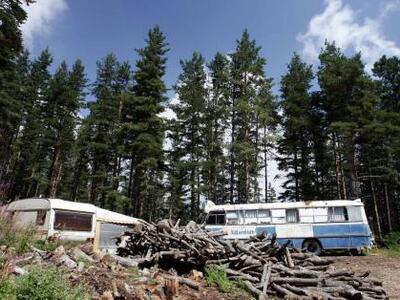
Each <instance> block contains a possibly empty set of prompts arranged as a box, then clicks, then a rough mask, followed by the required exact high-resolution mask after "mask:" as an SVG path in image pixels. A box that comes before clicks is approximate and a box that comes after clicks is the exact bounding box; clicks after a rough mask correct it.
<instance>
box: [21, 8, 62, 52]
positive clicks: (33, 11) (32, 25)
mask: <svg viewBox="0 0 400 300" xmlns="http://www.w3.org/2000/svg"><path fill="white" fill-rule="evenodd" d="M24 9H25V11H26V12H27V14H28V18H27V20H26V22H25V23H24V24H23V25H22V26H21V30H22V35H23V38H24V45H25V47H27V48H28V49H32V48H33V45H34V40H35V38H37V37H43V36H47V35H48V34H49V33H50V31H51V24H52V22H53V21H54V20H55V19H56V18H57V17H58V16H59V15H60V14H62V13H63V12H64V11H66V10H67V9H68V6H67V3H66V1H65V0H37V1H36V2H35V3H33V4H30V5H24Z"/></svg>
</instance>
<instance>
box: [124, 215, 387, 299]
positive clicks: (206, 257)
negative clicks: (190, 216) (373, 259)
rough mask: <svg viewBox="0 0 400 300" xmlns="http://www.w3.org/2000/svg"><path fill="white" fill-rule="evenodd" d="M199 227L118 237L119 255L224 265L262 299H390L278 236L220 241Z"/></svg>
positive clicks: (375, 285) (374, 284) (157, 227)
mask: <svg viewBox="0 0 400 300" xmlns="http://www.w3.org/2000/svg"><path fill="white" fill-rule="evenodd" d="M222 235H224V234H223V233H221V232H214V233H210V232H206V231H204V230H203V229H201V228H200V227H198V226H197V225H196V224H194V223H189V224H188V225H187V226H186V227H178V226H177V224H176V225H175V226H172V225H171V224H169V223H168V221H162V222H159V223H158V224H147V225H145V226H143V227H142V228H140V229H138V230H134V231H131V232H126V233H125V234H124V235H123V236H121V237H120V238H118V241H117V245H119V248H118V254H119V255H120V256H129V257H130V258H131V259H133V261H135V262H137V264H139V265H147V266H148V265H151V266H154V265H158V266H160V267H162V268H170V267H171V268H174V269H179V268H180V267H182V269H184V268H186V271H188V268H189V269H198V270H203V269H204V268H205V267H206V266H207V265H221V267H223V268H224V270H225V271H226V273H227V275H228V277H229V278H230V279H232V280H240V281H242V282H243V283H244V284H245V286H246V288H247V289H248V290H249V291H250V292H251V293H252V294H253V295H254V296H256V297H258V298H259V299H266V298H267V297H268V296H269V295H274V296H278V297H286V298H290V299H387V296H386V292H385V290H384V289H383V288H382V283H381V282H379V281H377V280H373V279H369V278H367V276H368V275H369V274H368V273H366V274H363V275H360V276H356V275H355V274H354V273H353V272H352V271H349V270H335V268H334V266H333V265H332V264H333V260H332V259H329V258H323V257H318V256H315V255H312V254H309V253H302V252H295V250H289V248H288V246H289V244H290V241H288V242H286V243H285V244H283V245H280V244H279V243H278V242H277V239H276V238H277V237H276V235H272V236H268V235H267V234H265V233H262V234H260V235H258V236H254V237H251V238H250V239H248V240H246V241H228V240H224V239H221V238H219V237H221V236H222Z"/></svg>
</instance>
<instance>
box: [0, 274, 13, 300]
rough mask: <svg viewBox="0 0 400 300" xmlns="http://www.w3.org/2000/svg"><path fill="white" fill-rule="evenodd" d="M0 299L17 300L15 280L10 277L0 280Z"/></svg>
mask: <svg viewBox="0 0 400 300" xmlns="http://www.w3.org/2000/svg"><path fill="white" fill-rule="evenodd" d="M0 299H4V300H17V297H16V286H15V282H14V280H12V279H11V278H7V279H5V280H3V281H0Z"/></svg>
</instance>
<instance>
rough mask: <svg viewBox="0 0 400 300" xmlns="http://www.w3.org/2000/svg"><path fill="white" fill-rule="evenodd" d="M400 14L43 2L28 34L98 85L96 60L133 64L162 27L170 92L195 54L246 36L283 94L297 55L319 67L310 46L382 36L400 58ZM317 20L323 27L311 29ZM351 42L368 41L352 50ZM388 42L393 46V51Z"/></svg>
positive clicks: (314, 5) (362, 5)
mask: <svg viewBox="0 0 400 300" xmlns="http://www.w3.org/2000/svg"><path fill="white" fill-rule="evenodd" d="M399 7H400V4H399V2H398V1H378V0H374V1H373V0H371V1H365V0H364V1H363V0H354V1H344V0H343V1H340V0H332V1H323V0H307V1H305V0H304V1H299V0H286V1H272V0H271V1H266V0H246V1H244V0H242V1H240V0H229V1H228V0H202V1H189V0H170V1H166V0H158V1H155V0H142V1H136V0H132V1H122V0H121V1H119V0H96V1H89V0H37V3H36V4H34V5H31V7H29V8H28V22H27V24H25V25H24V27H23V32H24V36H25V40H26V42H25V43H26V45H27V47H28V48H30V50H31V52H32V54H33V55H37V54H38V53H39V52H40V51H41V50H42V49H43V48H45V47H47V46H48V47H49V49H50V51H51V52H52V54H53V56H54V65H55V66H56V65H57V64H59V63H60V61H61V60H66V61H67V62H68V63H70V64H72V62H73V61H74V60H75V59H77V58H80V59H82V60H83V62H84V64H85V67H86V70H87V73H88V77H89V79H91V80H93V79H94V78H95V66H96V60H99V59H100V58H102V57H103V56H105V55H106V54H107V53H109V52H114V53H115V54H116V55H117V57H118V58H119V59H120V60H129V61H130V62H131V63H132V64H134V61H135V59H136V57H137V56H136V53H135V51H134V49H135V48H140V47H143V45H144V39H145V37H146V34H147V31H148V29H149V28H150V27H151V26H154V25H155V24H158V25H160V27H161V29H162V30H163V31H164V33H165V35H166V36H167V40H168V42H169V44H170V48H171V50H170V52H169V54H168V66H167V75H166V77H165V79H166V82H167V84H168V86H169V87H171V86H172V85H173V84H174V83H175V81H176V78H177V76H178V74H179V72H180V65H179V60H180V59H187V58H189V57H190V56H191V54H192V52H193V51H199V52H201V53H202V54H203V55H204V56H205V57H206V59H207V60H210V59H211V58H212V56H213V55H214V54H215V53H216V51H221V52H225V53H226V52H229V51H232V50H234V48H235V41H236V39H238V38H239V37H240V35H241V33H242V31H243V29H244V28H247V29H248V30H249V32H250V34H251V36H252V37H253V38H255V39H256V41H257V43H258V44H259V45H260V46H261V47H262V55H264V56H265V57H266V58H267V66H266V73H267V75H268V76H271V77H273V78H274V82H275V83H276V87H275V90H277V87H278V84H279V79H280V76H281V75H282V74H283V73H284V72H285V69H286V64H287V62H288V61H289V59H290V57H291V55H292V53H293V52H294V51H297V52H298V53H300V54H302V55H304V57H305V59H307V61H309V62H310V63H316V61H315V56H316V54H315V53H314V54H313V53H308V52H310V51H308V50H307V45H308V46H309V44H311V45H312V46H311V48H312V49H314V50H315V49H319V48H320V46H321V45H320V44H322V43H323V40H324V39H325V38H328V39H332V38H336V39H337V40H339V41H338V43H339V45H340V46H342V47H343V48H344V49H345V50H346V52H353V51H354V50H358V49H357V47H358V48H359V49H362V50H364V48H365V47H364V48H362V47H363V46H362V45H361V46H357V44H356V43H361V44H363V43H364V46H365V45H367V47H368V45H369V44H371V43H375V42H376V41H373V40H372V41H371V40H368V39H372V38H373V37H372V38H371V36H374V34H375V35H378V36H379V37H377V38H376V39H378V38H381V39H382V38H383V41H382V40H381V41H377V44H378V48H379V49H378V53H381V52H387V53H388V54H389V55H390V54H397V52H396V51H398V52H399V53H400V50H399V49H400V35H399V33H400V21H399V16H400V12H399V10H398V9H399ZM329 10H331V12H329ZM349 11H350V16H349ZM324 13H325V14H326V15H325V16H324ZM318 17H320V18H321V20H320V22H319V23H318V20H317V22H316V24H315V26H314V28H310V24H311V23H312V21H313V20H316V18H318ZM335 18H336V19H337V20H336V21H335V20H334V19H335ZM369 21H372V22H373V24H369V23H370V22H369ZM324 26H325V27H327V28H323V27H324ZM375 27H378V28H376V29H374V28H375ZM352 29H353V30H356V31H365V33H363V34H364V36H361V37H358V36H357V34H356V36H353V37H351V34H349V32H346V31H351V30H352ZM371 31H372V32H371ZM307 33H310V34H311V35H310V36H308V37H307V38H305V39H303V40H302V39H301V35H305V34H307ZM358 35H359V34H358ZM346 39H347V40H346ZM352 39H353V40H355V41H357V40H358V39H361V41H359V42H353V43H352V41H351V40H352ZM349 40H350V41H349ZM388 41H389V42H392V43H393V44H394V46H393V47H392V48H391V47H389V46H388V45H387V44H386V43H385V42H388ZM367 50H370V49H368V48H367ZM374 51H375V49H374ZM374 51H372V52H374ZM311 52H312V51H311ZM368 52H370V51H368ZM375 56H377V55H375ZM367 60H369V61H367V63H370V61H372V60H373V59H371V58H367ZM169 95H170V96H172V92H170V93H169Z"/></svg>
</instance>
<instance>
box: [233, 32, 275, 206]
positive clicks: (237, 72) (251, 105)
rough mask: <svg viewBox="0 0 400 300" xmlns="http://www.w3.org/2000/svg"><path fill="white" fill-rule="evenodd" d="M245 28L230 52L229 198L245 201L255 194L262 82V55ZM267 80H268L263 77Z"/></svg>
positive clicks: (253, 199)
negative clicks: (258, 118) (258, 112)
mask: <svg viewBox="0 0 400 300" xmlns="http://www.w3.org/2000/svg"><path fill="white" fill-rule="evenodd" d="M260 49H261V48H260V47H258V46H256V42H255V40H250V36H249V34H248V32H247V30H245V31H244V32H243V35H242V37H241V39H240V40H239V41H237V45H236V51H235V52H234V53H233V54H231V65H230V73H231V75H230V77H231V97H230V98H231V116H230V118H231V121H230V126H231V129H230V134H231V141H230V169H229V172H230V202H231V203H233V202H239V203H247V202H250V201H255V200H257V198H258V197H259V194H260V193H259V187H258V182H257V177H258V173H259V171H260V166H259V164H258V156H259V142H260V137H259V123H258V120H257V117H258V116H257V108H256V106H257V97H258V91H259V89H260V88H261V87H262V86H263V85H264V84H266V80H267V79H266V78H265V74H264V66H265V63H266V61H265V59H264V58H263V57H261V56H260V55H259V52H260ZM267 82H269V81H268V80H267Z"/></svg>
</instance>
